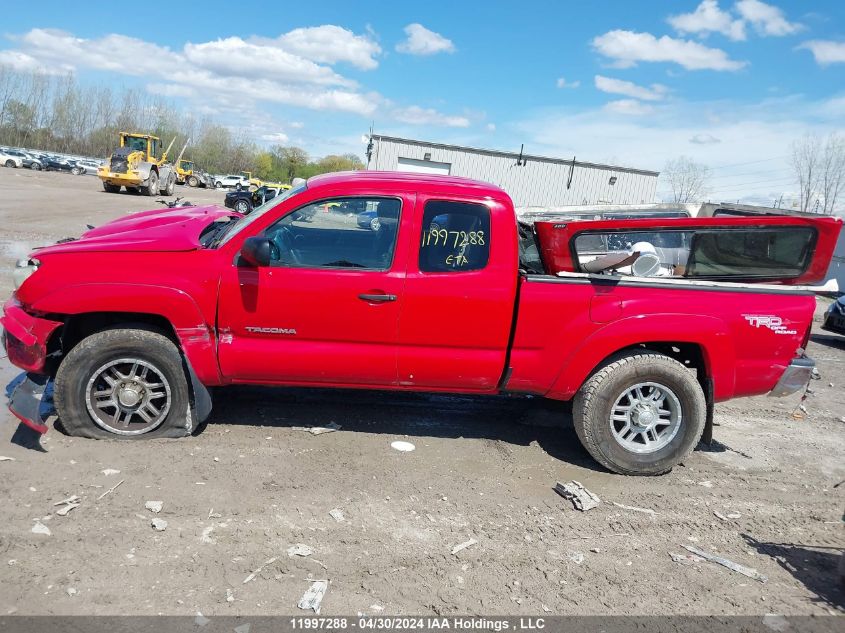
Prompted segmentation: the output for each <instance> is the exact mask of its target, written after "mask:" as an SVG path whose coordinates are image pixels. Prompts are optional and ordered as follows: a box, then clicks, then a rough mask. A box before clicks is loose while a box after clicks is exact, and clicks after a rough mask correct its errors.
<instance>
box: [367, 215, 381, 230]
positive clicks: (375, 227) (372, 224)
mask: <svg viewBox="0 0 845 633" xmlns="http://www.w3.org/2000/svg"><path fill="white" fill-rule="evenodd" d="M379 227H381V221H380V220H379V219H378V218H373V219H372V220H370V229H371V230H373V231H378V230H379Z"/></svg>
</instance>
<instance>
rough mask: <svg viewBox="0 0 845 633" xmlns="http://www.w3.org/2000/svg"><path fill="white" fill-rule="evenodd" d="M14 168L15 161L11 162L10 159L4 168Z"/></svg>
mask: <svg viewBox="0 0 845 633" xmlns="http://www.w3.org/2000/svg"><path fill="white" fill-rule="evenodd" d="M15 166H16V165H15V161H13V160H12V159H9V160H7V161H6V167H15Z"/></svg>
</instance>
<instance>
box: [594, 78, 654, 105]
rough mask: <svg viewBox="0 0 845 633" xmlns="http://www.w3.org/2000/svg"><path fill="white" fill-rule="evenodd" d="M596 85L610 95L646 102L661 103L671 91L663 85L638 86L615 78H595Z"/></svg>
mask: <svg viewBox="0 0 845 633" xmlns="http://www.w3.org/2000/svg"><path fill="white" fill-rule="evenodd" d="M595 84H596V88H597V89H598V90H601V91H602V92H607V93H610V94H618V95H625V96H626V97H633V98H634V99H644V100H645V101H660V100H661V99H663V98H664V97H665V96H666V93H667V92H668V91H669V89H668V88H667V87H666V86H663V85H661V84H651V87H648V88H646V87H645V86H638V85H637V84H635V83H633V82H631V81H624V80H622V79H614V78H613V77H604V76H602V75H596V76H595Z"/></svg>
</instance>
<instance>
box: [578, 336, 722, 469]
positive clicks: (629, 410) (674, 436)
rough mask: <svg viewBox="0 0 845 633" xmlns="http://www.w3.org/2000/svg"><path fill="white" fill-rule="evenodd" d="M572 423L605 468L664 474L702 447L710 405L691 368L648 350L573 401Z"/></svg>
mask: <svg viewBox="0 0 845 633" xmlns="http://www.w3.org/2000/svg"><path fill="white" fill-rule="evenodd" d="M573 420H574V423H575V431H576V432H577V433H578V437H579V439H580V440H581V443H582V444H583V445H584V448H586V449H587V451H588V452H589V453H590V455H592V456H593V458H595V460H596V461H597V462H599V463H600V464H601V465H602V466H604V467H605V468H608V469H609V470H612V471H613V472H616V473H619V474H622V475H660V474H663V473H665V472H668V471H670V470H672V468H673V467H674V466H676V465H677V464H678V463H680V462H681V461H683V460H684V459H685V458H686V457H687V456H688V455H689V454H690V452H692V450H693V449H694V448H695V446H696V444H698V441H699V440H700V439H701V434H702V432H703V431H704V423H705V420H706V401H705V398H704V391H703V390H702V389H701V385H700V384H699V383H698V380H697V379H696V377H695V375H693V374H692V372H690V370H689V369H688V368H687V367H685V366H684V365H682V364H681V363H679V362H678V361H676V360H674V359H672V358H669V357H668V356H664V355H662V354H657V353H654V352H647V351H645V350H644V351H643V352H639V353H631V354H628V355H625V356H622V357H620V358H617V359H616V360H615V361H613V362H611V363H609V364H607V365H605V366H604V367H602V368H601V369H599V371H597V372H596V373H595V374H593V375H592V376H591V377H590V378H589V379H588V380H587V382H585V383H584V385H583V386H582V387H581V390H580V391H579V392H578V394H577V395H576V396H575V401H574V403H573Z"/></svg>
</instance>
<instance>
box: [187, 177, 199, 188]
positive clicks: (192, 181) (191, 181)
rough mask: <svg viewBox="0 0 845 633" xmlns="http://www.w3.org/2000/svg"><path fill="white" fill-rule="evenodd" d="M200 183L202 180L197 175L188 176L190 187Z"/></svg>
mask: <svg viewBox="0 0 845 633" xmlns="http://www.w3.org/2000/svg"><path fill="white" fill-rule="evenodd" d="M199 184H200V181H199V180H197V177H196V176H188V186H189V187H196V186H197V185H199Z"/></svg>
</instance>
